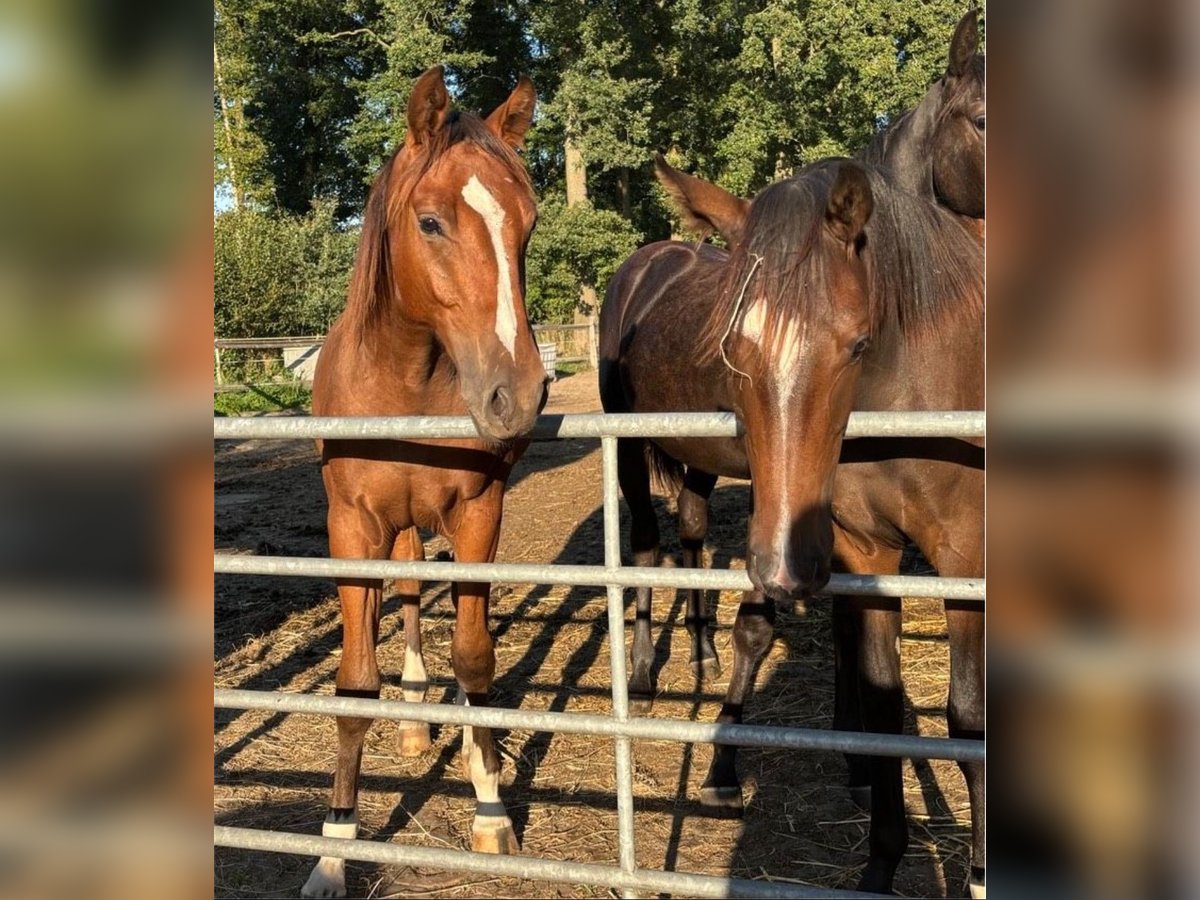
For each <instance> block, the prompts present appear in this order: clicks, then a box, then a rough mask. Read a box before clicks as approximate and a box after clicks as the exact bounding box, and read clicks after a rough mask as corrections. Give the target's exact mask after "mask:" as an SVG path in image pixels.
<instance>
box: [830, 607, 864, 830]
mask: <svg viewBox="0 0 1200 900" xmlns="http://www.w3.org/2000/svg"><path fill="white" fill-rule="evenodd" d="M830 616H831V619H832V621H833V674H834V684H833V729H834V731H862V730H863V723H862V708H861V704H860V703H859V694H858V643H859V631H860V627H859V620H858V616H859V613H858V611H857V610H855V609H852V608H851V604H849V603H847V602H844V601H841V600H835V601H834V602H833V610H832V611H831V614H830ZM846 769H847V772H848V778H847V782H848V784H849V787H850V799H851V800H853V801H854V803H855V805H856V806H857V807H858V808H859V809H862V810H869V809H870V808H871V772H870V764H869V762H868V758H867V757H865V756H862V755H861V754H858V753H847V754H846Z"/></svg>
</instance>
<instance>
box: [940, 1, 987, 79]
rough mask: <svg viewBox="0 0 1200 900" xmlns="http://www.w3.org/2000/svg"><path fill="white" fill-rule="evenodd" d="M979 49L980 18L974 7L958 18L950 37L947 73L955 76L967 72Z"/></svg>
mask: <svg viewBox="0 0 1200 900" xmlns="http://www.w3.org/2000/svg"><path fill="white" fill-rule="evenodd" d="M978 50H979V20H978V17H977V15H976V12H975V10H974V9H970V10H967V13H966V15H964V16H963V17H962V18H961V19H959V20H958V25H957V26H955V29H954V37H952V38H951V39H950V61H949V63H948V65H947V66H946V73H947V74H948V75H953V76H955V77H961V76H963V75H966V74H967V68H968V66H970V64H971V60H972V59H974V58H975V53H976V52H977V51H978Z"/></svg>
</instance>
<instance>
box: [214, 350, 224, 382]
mask: <svg viewBox="0 0 1200 900" xmlns="http://www.w3.org/2000/svg"><path fill="white" fill-rule="evenodd" d="M213 358H214V359H215V361H216V368H217V384H219V385H220V384H224V383H225V376H224V374H223V373H222V372H221V348H220V347H217V346H214V347H213Z"/></svg>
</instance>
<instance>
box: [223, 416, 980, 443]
mask: <svg viewBox="0 0 1200 900" xmlns="http://www.w3.org/2000/svg"><path fill="white" fill-rule="evenodd" d="M983 433H984V414H983V413H982V412H953V411H947V412H856V413H851V414H850V421H849V423H848V425H847V427H846V437H848V438H858V437H955V438H977V437H981V436H982V435H983ZM739 434H741V426H740V425H739V423H738V421H737V418H736V417H735V416H734V414H733V413H716V412H713V413H580V414H571V415H544V416H539V417H538V420H537V424H536V425H535V426H534V428H533V431H532V432H531V433H530V437H531V438H533V439H534V440H554V439H558V438H599V437H604V436H605V435H609V436H612V437H648V438H656V437H737V436H738V435H739ZM213 436H214V437H215V438H218V439H250V438H254V439H260V440H299V439H313V438H326V439H329V440H438V439H452V438H477V437H478V436H479V433H478V431H477V430H476V428H475V423H474V421H473V420H472V419H471V418H470V417H468V416H403V417H388V416H353V417H336V416H324V417H322V416H253V417H245V418H238V417H226V418H216V419H213Z"/></svg>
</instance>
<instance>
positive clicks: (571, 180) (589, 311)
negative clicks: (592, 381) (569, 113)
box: [563, 130, 598, 321]
mask: <svg viewBox="0 0 1200 900" xmlns="http://www.w3.org/2000/svg"><path fill="white" fill-rule="evenodd" d="M563 156H564V157H565V160H566V164H567V206H575V205H576V204H578V203H587V202H588V189H587V163H586V162H584V159H583V153H581V152H580V150H579V146H578V145H577V144H576V143H575V139H574V138H573V137H571V134H570V131H569V130H568V132H567V137H566V140H565V141H564V142H563ZM597 305H598V304H597V300H596V286H595V285H592V284H585V285H583V287H582V288H581V290H580V291H579V311H578V312H577V313H576V315H575V319H576V321H580V315H581V314H582V315H583V320H582V321H587V320H588V317H589V316H592V315H594V314H595V312H596V307H597Z"/></svg>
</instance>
